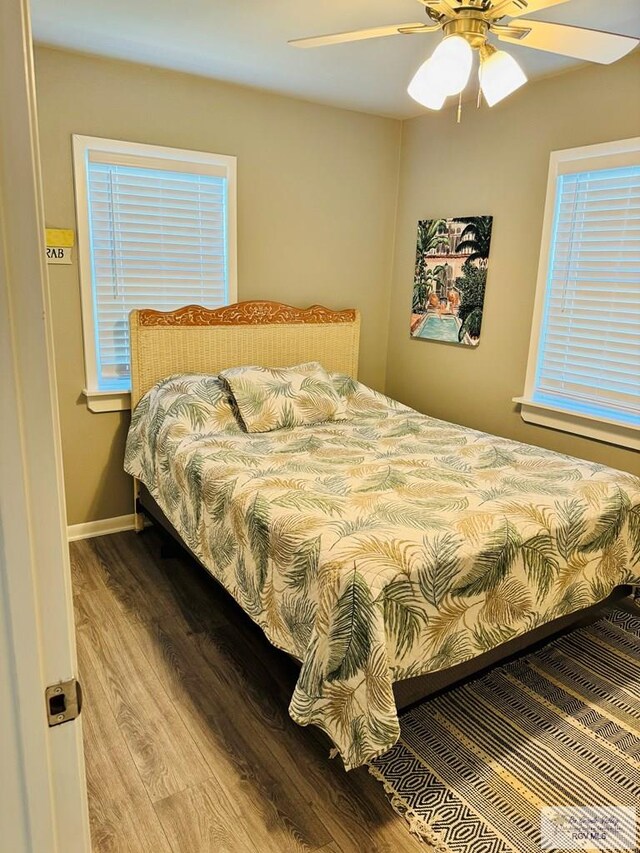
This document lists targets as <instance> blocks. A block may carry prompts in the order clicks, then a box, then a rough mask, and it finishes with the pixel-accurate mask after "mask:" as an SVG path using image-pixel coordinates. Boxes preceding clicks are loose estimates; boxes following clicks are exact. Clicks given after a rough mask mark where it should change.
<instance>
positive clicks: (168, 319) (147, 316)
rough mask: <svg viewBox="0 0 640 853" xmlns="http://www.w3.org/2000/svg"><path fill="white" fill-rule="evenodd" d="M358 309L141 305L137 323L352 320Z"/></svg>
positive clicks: (254, 303)
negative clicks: (170, 308)
mask: <svg viewBox="0 0 640 853" xmlns="http://www.w3.org/2000/svg"><path fill="white" fill-rule="evenodd" d="M356 315H357V312H356V311H355V309H353V308H347V309H346V310H344V311H332V310H331V309H330V308H325V307H324V306H323V305H311V306H310V307H309V308H295V307H294V306H292V305H285V304H284V303H283V302H267V301H263V300H256V301H246V302H236V303H235V304H234V305H226V306H225V307H224V308H203V307H202V306H201V305H185V306H184V308H178V309H177V310H176V311H156V310H154V309H153V308H142V309H141V310H140V311H138V323H139V325H140V326H257V325H270V324H276V323H277V324H287V325H288V324H297V323H354V322H355V320H356Z"/></svg>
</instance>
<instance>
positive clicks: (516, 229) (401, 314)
mask: <svg viewBox="0 0 640 853" xmlns="http://www.w3.org/2000/svg"><path fill="white" fill-rule="evenodd" d="M639 134H640V53H639V52H638V51H636V52H635V54H634V55H633V56H631V57H629V58H627V59H626V60H623V61H621V62H619V63H617V64H615V65H612V66H608V67H602V66H586V67H584V68H580V69H578V70H576V71H572V72H570V73H567V74H564V75H561V76H558V77H553V78H548V79H545V80H540V81H537V82H535V83H530V84H528V85H527V86H526V88H524V89H523V90H522V91H520V92H519V93H517V94H515V95H514V96H513V97H512V98H511V99H509V100H507V101H505V102H504V103H503V104H501V105H499V106H496V107H494V108H493V109H491V110H489V109H488V108H487V107H483V108H482V109H481V110H479V111H476V109H475V107H474V106H471V105H468V106H466V107H465V109H464V110H463V115H462V124H460V125H457V124H456V123H455V114H454V113H453V112H452V111H447V112H444V113H442V114H436V115H434V114H429V115H426V116H423V117H420V118H416V119H412V120H411V121H408V122H405V123H404V125H403V141H402V157H401V173H400V189H399V201H398V215H397V226H396V255H395V262H394V273H393V283H392V294H391V315H390V327H389V351H388V353H389V356H388V363H387V393H388V394H390V395H391V396H392V397H396V398H398V399H400V400H402V401H403V402H405V403H407V404H409V405H411V406H414V407H415V408H417V409H419V410H420V411H423V412H427V413H428V414H431V415H434V416H435V417H439V418H443V419H445V420H449V421H454V422H457V423H461V424H465V425H467V426H471V427H475V428H477V429H481V430H485V431H487V432H491V433H495V434H497V435H502V436H508V437H510V438H514V439H517V440H520V441H525V442H528V443H530V444H535V445H539V446H543V447H548V448H551V449H552V450H557V451H560V452H562V453H568V454H570V455H573V456H579V457H582V458H585V459H590V460H594V461H597V462H602V463H605V464H608V465H612V466H614V467H616V468H619V469H623V470H627V471H632V472H634V473H640V456H639V454H637V453H634V452H633V451H631V450H624V449H622V448H618V447H613V446H611V445H607V444H604V443H601V442H597V441H592V440H589V439H586V438H581V437H577V436H573V435H570V434H568V433H563V432H558V431H555V430H550V429H546V428H544V427H539V426H534V425H530V424H525V423H524V421H522V419H521V417H520V415H519V412H518V409H517V407H516V406H515V405H514V404H513V403H511V399H512V397H514V396H517V395H520V394H522V393H523V391H524V379H525V372H526V362H527V353H528V347H529V334H530V329H531V317H532V311H533V299H534V292H535V285H536V275H537V268H538V255H539V251H540V235H541V231H542V218H543V208H544V201H545V190H546V181H547V170H548V165H549V153H550V152H551V151H553V150H554V149H561V148H573V147H576V146H580V145H589V144H592V143H598V142H606V141H608V140H614V139H624V138H627V137H632V136H638V135H639ZM477 214H481V215H484V214H492V215H493V217H494V220H493V235H492V246H491V256H490V260H489V276H488V280H487V291H486V298H485V308H484V314H483V326H482V338H481V341H480V344H479V346H478V349H477V350H472V349H467V348H463V347H458V346H455V345H450V344H440V343H435V342H431V341H424V340H411V339H410V338H409V314H410V305H411V290H412V277H413V264H414V260H415V239H416V223H417V220H418V219H425V218H430V217H440V216H442V217H448V216H456V215H457V216H468V215H477Z"/></svg>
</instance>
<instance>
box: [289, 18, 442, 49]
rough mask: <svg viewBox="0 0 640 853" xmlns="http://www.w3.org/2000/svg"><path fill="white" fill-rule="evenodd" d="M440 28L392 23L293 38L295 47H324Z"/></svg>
mask: <svg viewBox="0 0 640 853" xmlns="http://www.w3.org/2000/svg"><path fill="white" fill-rule="evenodd" d="M439 29H440V24H422V23H417V24H415V23H414V24H390V25H389V26H387V27H371V29H368V30H353V31H351V32H347V33H331V34H330V35H326V36H311V37H310V38H304V39H292V40H291V41H290V42H288V43H289V44H292V45H293V46H294V47H324V46H325V45H327V44H343V43H344V42H350V41H363V40H364V39H378V38H384V37H385V36H397V35H401V34H405V35H408V34H411V33H431V32H434V31H435V30H439Z"/></svg>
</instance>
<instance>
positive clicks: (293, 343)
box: [129, 302, 360, 408]
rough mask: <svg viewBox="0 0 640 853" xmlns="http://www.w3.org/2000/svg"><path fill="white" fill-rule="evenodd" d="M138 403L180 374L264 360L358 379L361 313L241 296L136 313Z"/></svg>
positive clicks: (134, 399) (134, 385) (134, 396)
mask: <svg viewBox="0 0 640 853" xmlns="http://www.w3.org/2000/svg"><path fill="white" fill-rule="evenodd" d="M129 326H130V330H131V407H132V408H133V407H134V406H136V404H137V403H138V400H139V399H140V397H141V396H142V395H143V394H144V393H145V391H148V390H149V388H151V386H152V385H154V384H155V383H156V382H157V381H158V380H159V379H162V378H163V377H164V376H169V375H171V374H172V373H218V372H219V371H221V370H224V369H225V368H227V367H235V366H238V365H241V364H257V365H260V366H262V367H287V366H289V365H293V364H300V363H301V362H304V361H319V362H321V363H322V364H323V365H324V367H326V369H327V370H329V371H331V372H333V371H335V372H339V373H347V374H349V375H350V376H353V377H356V376H357V372H358V346H359V340H360V315H359V313H358V311H356V310H355V309H351V308H350V309H348V310H345V311H331V310H330V309H328V308H323V307H322V306H321V305H312V306H311V307H310V308H294V307H292V306H291V305H283V304H282V303H280V302H237V303H236V304H234V305H228V306H226V307H225V308H218V309H216V310H210V309H208V308H202V307H201V306H199V305H187V306H186V307H185V308H179V309H178V310H177V311H166V312H164V311H154V310H152V309H151V308H142V309H140V310H138V311H132V312H131V316H130V320H129Z"/></svg>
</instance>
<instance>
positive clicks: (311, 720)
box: [125, 374, 640, 769]
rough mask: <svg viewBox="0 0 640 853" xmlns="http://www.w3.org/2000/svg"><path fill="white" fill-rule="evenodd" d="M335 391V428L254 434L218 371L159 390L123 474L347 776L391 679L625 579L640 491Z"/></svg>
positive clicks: (538, 453)
mask: <svg viewBox="0 0 640 853" xmlns="http://www.w3.org/2000/svg"><path fill="white" fill-rule="evenodd" d="M332 379H333V382H334V384H335V387H336V390H337V391H338V393H339V394H340V396H341V397H343V398H344V399H345V401H346V403H347V419H346V420H341V421H330V422H326V423H322V424H316V425H314V426H301V427H296V428H293V429H279V430H274V431H272V432H268V433H261V434H248V433H246V432H245V431H244V430H243V428H242V426H241V424H240V423H239V421H238V419H237V417H236V415H235V414H234V411H233V408H232V406H231V404H230V401H229V399H228V396H227V392H226V391H225V389H224V387H223V386H222V385H221V383H220V382H219V381H218V379H217V378H216V377H214V376H206V375H200V374H198V375H196V374H188V375H184V374H183V375H178V376H172V377H169V378H167V379H164V380H162V381H161V382H159V383H157V384H156V385H155V386H154V387H153V388H152V389H151V390H150V391H149V392H147V394H146V395H145V396H144V397H143V398H142V399H141V400H140V402H139V404H138V406H137V407H136V409H135V411H134V412H133V415H132V423H131V427H130V430H129V435H128V440H127V449H126V458H125V469H126V471H127V472H128V473H129V474H131V475H132V476H134V477H136V478H138V479H139V480H141V481H142V482H143V483H144V484H145V485H146V486H147V488H148V489H149V491H150V493H151V494H152V496H153V497H154V499H155V500H156V501H157V503H158V504H159V505H160V507H161V508H162V510H163V511H164V513H165V514H166V516H167V518H168V519H169V520H170V521H171V523H172V524H173V525H174V527H175V528H176V529H177V530H178V532H179V533H180V535H181V536H182V538H183V539H184V541H185V544H186V545H188V547H189V548H190V549H191V550H192V551H193V552H194V553H195V554H196V555H197V556H198V557H199V558H200V560H201V561H202V563H203V564H204V565H205V566H206V567H207V568H208V569H209V571H210V572H211V573H212V574H213V575H214V576H215V578H216V579H217V580H218V581H219V582H220V583H221V584H223V586H224V587H225V588H226V589H227V590H228V591H229V592H230V593H231V594H232V595H233V596H234V598H235V599H236V600H237V601H238V602H239V604H240V605H241V606H242V608H243V609H244V610H245V611H246V612H247V613H248V615H249V616H250V617H251V618H252V619H253V620H254V621H255V622H256V623H257V624H258V625H260V626H261V628H262V629H263V631H264V633H265V634H266V636H267V638H268V639H269V640H270V642H271V643H273V644H274V645H275V646H277V647H278V648H281V649H283V650H285V651H287V652H288V653H289V654H291V655H294V656H295V657H297V658H298V659H299V660H300V661H301V663H302V667H301V670H300V675H299V679H298V682H297V684H296V687H295V691H294V693H293V696H292V699H291V703H290V707H289V713H290V715H291V717H292V718H293V719H294V720H295V721H296V722H298V723H300V724H301V725H308V724H314V725H316V726H319V727H320V728H322V729H323V730H324V731H325V732H327V734H328V735H329V736H330V738H331V739H332V741H333V742H334V744H335V746H336V747H337V749H338V751H339V752H340V755H341V756H342V759H343V761H344V764H345V767H346V768H347V769H350V768H353V767H356V766H358V765H361V764H363V763H366V762H367V761H369V760H371V759H372V758H373V757H375V756H377V755H380V754H382V753H383V752H385V751H386V750H387V749H389V748H390V747H391V746H392V745H393V744H394V743H395V742H396V741H397V739H398V736H399V721H398V716H397V711H396V707H395V703H394V697H393V691H392V684H393V682H394V681H398V680H401V679H405V678H409V677H412V676H416V675H422V674H424V673H428V672H434V671H437V670H440V669H445V668H447V667H450V666H454V665H455V664H458V663H461V662H462V661H465V660H468V659H470V658H472V657H475V656H477V655H479V654H481V653H482V652H485V651H488V650H489V649H492V648H495V647H497V646H499V645H500V644H502V643H504V642H506V641H507V640H510V639H513V638H514V637H517V636H519V635H522V634H525V633H526V632H528V631H530V630H532V629H534V628H536V627H538V626H539V625H542V624H544V623H546V622H549V621H551V620H553V619H555V618H557V617H559V616H562V615H565V614H567V613H572V612H575V611H578V610H580V609H582V608H586V607H589V606H590V605H592V604H595V603H597V602H599V601H601V600H603V599H604V598H606V597H607V596H608V595H609V594H610V593H611V592H612V590H613V589H614V588H615V587H616V586H618V585H620V584H631V585H640V480H639V479H638V478H636V477H633V476H632V475H630V474H627V473H624V472H621V471H615V470H613V469H610V468H607V467H605V466H602V465H596V464H592V463H588V462H584V461H581V460H578V459H574V458H571V457H569V456H564V455H560V454H557V453H552V452H550V451H546V450H542V449H540V448H537V447H532V446H529V445H525V444H520V443H517V442H514V441H510V440H507V439H503V438H499V437H496V436H493V435H487V434H485V433H482V432H478V431H476V430H472V429H468V428H466V427H463V426H459V425H456V424H450V423H446V422H444V421H440V420H436V419H434V418H431V417H427V416H426V415H423V414H420V413H418V412H416V411H414V410H412V409H410V408H408V407H406V406H403V405H401V404H400V403H398V402H396V401H394V400H391V399H389V398H387V397H385V396H383V395H381V394H379V393H377V392H375V391H373V390H372V389H370V388H367V387H366V386H365V385H363V384H361V383H358V382H356V381H355V380H353V379H350V378H349V377H347V376H342V375H333V377H332Z"/></svg>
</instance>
